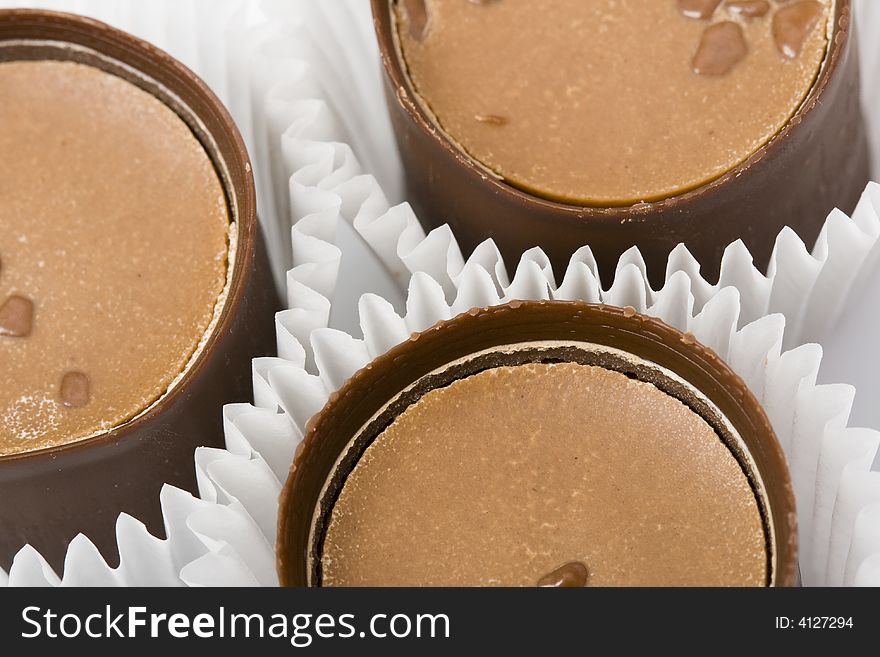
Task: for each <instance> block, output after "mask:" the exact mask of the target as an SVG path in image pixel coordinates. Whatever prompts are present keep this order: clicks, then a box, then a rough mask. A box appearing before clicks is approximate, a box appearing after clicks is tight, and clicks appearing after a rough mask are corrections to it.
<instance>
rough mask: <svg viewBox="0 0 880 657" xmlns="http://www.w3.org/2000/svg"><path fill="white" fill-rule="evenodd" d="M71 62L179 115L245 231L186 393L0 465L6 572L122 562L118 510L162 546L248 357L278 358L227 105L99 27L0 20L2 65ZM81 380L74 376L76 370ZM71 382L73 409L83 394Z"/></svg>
mask: <svg viewBox="0 0 880 657" xmlns="http://www.w3.org/2000/svg"><path fill="white" fill-rule="evenodd" d="M46 59H55V60H66V61H67V60H70V61H78V62H81V63H85V64H89V65H92V66H97V67H99V68H103V69H105V70H107V71H109V72H112V73H114V74H117V75H121V76H122V77H125V78H126V79H128V80H129V81H130V82H133V83H134V84H136V85H138V86H140V87H141V88H142V89H145V90H146V91H148V92H150V93H152V94H154V95H155V96H157V97H158V98H160V99H161V100H162V101H163V102H165V103H166V104H167V105H168V106H169V107H171V108H172V109H173V110H174V111H175V112H176V113H177V114H178V115H179V116H180V117H181V118H182V119H183V120H184V121H185V122H186V123H187V125H188V126H189V127H190V129H191V130H192V131H193V134H195V135H196V137H197V139H198V140H199V141H200V142H201V144H202V146H203V147H204V148H205V151H206V152H207V153H208V154H209V155H210V157H211V159H212V161H213V162H214V165H215V167H216V169H217V173H218V174H219V175H220V179H221V182H222V183H223V188H224V192H225V194H226V197H227V198H226V200H227V203H228V206H229V210H230V214H231V216H232V217H233V218H234V220H235V221H236V222H237V224H238V241H237V248H236V251H235V254H234V261H233V263H232V267H233V276H232V280H231V283H230V289H229V295H228V298H227V302H226V305H225V307H224V310H223V312H222V314H221V315H220V317H219V319H218V322H217V325H216V329H215V330H214V332H213V333H212V334H211V336H210V338H209V339H208V340H207V342H206V344H205V345H204V348H203V351H202V353H201V354H200V356H199V357H198V358H197V359H196V361H195V362H194V363H192V365H191V367H190V368H189V369H188V371H187V373H186V375H185V376H184V377H183V378H182V379H181V381H180V382H179V384H178V385H177V386H176V387H175V388H174V389H173V390H172V391H171V392H170V393H169V394H167V395H166V396H164V397H163V398H162V399H161V400H160V401H159V402H158V403H157V404H156V405H155V406H153V407H152V408H150V409H149V410H148V411H147V412H146V413H144V414H143V415H141V416H140V417H138V418H136V419H134V420H132V421H130V422H128V423H126V424H124V425H122V426H120V427H118V428H116V429H114V430H112V431H110V432H109V433H106V434H102V435H99V436H97V437H95V438H91V439H87V440H84V441H82V442H79V443H75V444H71V445H66V446H61V447H56V448H50V449H45V450H40V451H36V452H31V453H28V454H19V455H12V456H7V457H2V458H0V567H3V568H8V567H9V565H10V563H11V561H12V558H13V556H14V554H15V553H16V552H17V551H18V549H20V548H21V547H22V546H23V545H24V544H25V543H30V544H31V545H33V546H34V547H36V548H37V549H38V550H39V551H40V552H41V553H42V554H43V555H44V556H45V557H46V558H47V559H48V561H49V563H50V564H51V565H52V566H53V567H54V568H56V569H57V570H59V571H60V570H61V568H62V567H63V560H64V554H65V552H66V549H67V545H68V543H69V542H70V540H71V539H72V538H73V537H74V536H76V535H77V534H78V533H80V532H81V533H83V534H85V535H86V536H88V537H89V538H90V539H91V540H92V541H93V542H95V544H96V545H97V546H98V547H99V549H100V550H101V552H102V553H103V555H104V556H105V557H106V558H107V559H108V561H109V562H110V563H116V562H117V559H118V557H117V554H116V540H115V523H116V518H117V516H118V515H119V513H121V512H125V513H129V514H131V515H133V516H134V517H135V518H137V519H138V520H141V521H143V522H144V523H145V524H146V526H147V528H148V529H149V530H150V531H151V532H152V533H154V534H156V535H158V536H164V527H163V524H162V516H161V511H160V507H159V490H160V489H161V487H162V485H163V484H164V483H168V484H171V485H174V486H178V487H181V488H184V489H187V490H190V491H192V492H196V482H195V468H194V464H193V451H194V449H195V448H196V447H197V446H200V445H206V446H215V447H220V446H222V445H223V430H222V415H221V409H222V406H223V404H224V403H228V402H233V401H237V400H240V399H243V398H245V397H247V396H249V395H250V393H251V359H252V358H253V357H255V356H260V355H267V354H270V353H272V352H273V351H274V343H275V336H274V330H273V328H272V326H271V322H270V321H268V320H269V319H270V318H271V316H272V315H273V313H274V312H275V311H276V310H277V309H278V308H279V305H280V302H279V299H278V295H277V292H276V291H275V288H274V285H273V283H272V277H271V274H270V271H269V265H268V260H267V258H266V253H265V247H264V244H263V240H262V236H261V233H260V230H259V226H258V223H257V218H256V195H255V190H254V181H253V173H252V169H251V164H250V160H249V158H248V155H247V151H246V149H245V146H244V143H243V141H242V139H241V136H240V135H239V133H238V130H237V129H236V127H235V125H234V123H233V121H232V118H231V117H230V116H229V114H228V112H227V110H226V109H225V108H224V107H223V105H222V103H220V101H219V100H218V99H217V98H216V96H214V94H213V93H212V92H211V91H210V90H209V89H208V88H207V87H206V86H205V84H204V83H203V82H202V81H201V80H199V78H197V77H196V76H195V75H194V74H193V73H192V72H191V71H190V70H189V69H187V68H186V67H184V66H183V65H182V64H180V63H179V62H177V61H176V60H174V59H173V58H171V57H170V56H168V55H167V54H165V53H164V52H162V51H160V50H159V49H157V48H155V47H154V46H151V45H149V44H147V43H145V42H143V41H140V40H138V39H136V38H134V37H132V36H130V35H128V34H125V33H123V32H120V31H118V30H115V29H113V28H111V27H109V26H107V25H105V24H103V23H99V22H97V21H93V20H91V19H86V18H81V17H77V16H72V15H67V14H58V13H54V12H45V11H37V10H4V11H0V61H18V60H46ZM74 371H75V370H74ZM83 383H84V382H83V381H82V379H79V380H77V378H76V377H75V378H74V379H73V380H71V381H70V382H69V389H68V391H69V395H70V396H69V401H71V402H72V403H78V402H79V401H81V400H82V398H83V395H84V394H85V388H84V386H83Z"/></svg>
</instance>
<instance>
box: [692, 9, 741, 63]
mask: <svg viewBox="0 0 880 657" xmlns="http://www.w3.org/2000/svg"><path fill="white" fill-rule="evenodd" d="M748 52H749V48H748V46H747V45H746V40H745V37H743V31H742V28H741V27H740V26H739V25H737V24H736V23H734V22H733V21H722V22H721V23H716V24H714V25H710V26H709V27H707V28H706V29H705V30H704V31H703V36H702V38H701V39H700V45H699V46H698V47H697V52H696V54H695V55H694V59H693V62H692V67H693V71H694V73H696V74H697V75H724V74H725V73H728V72H729V71H730V70H731V69H733V67H734V66H736V65H737V64H738V63H739V62H740V61H742V59H743V58H744V57H745V56H746V55H747V54H748Z"/></svg>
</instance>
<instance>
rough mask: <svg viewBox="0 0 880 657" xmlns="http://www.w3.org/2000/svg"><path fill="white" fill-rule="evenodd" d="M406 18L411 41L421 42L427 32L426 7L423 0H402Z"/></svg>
mask: <svg viewBox="0 0 880 657" xmlns="http://www.w3.org/2000/svg"><path fill="white" fill-rule="evenodd" d="M403 7H404V9H406V17H407V19H408V20H409V33H410V34H411V35H412V38H413V39H416V40H417V41H421V40H422V39H424V38H425V33H426V32H427V31H428V5H427V3H426V2H425V0H403Z"/></svg>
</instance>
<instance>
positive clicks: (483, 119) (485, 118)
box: [474, 114, 507, 125]
mask: <svg viewBox="0 0 880 657" xmlns="http://www.w3.org/2000/svg"><path fill="white" fill-rule="evenodd" d="M474 118H475V119H476V120H477V121H479V122H480V123H488V124H489V125H506V124H507V117H505V116H498V115H497V114H475V115H474Z"/></svg>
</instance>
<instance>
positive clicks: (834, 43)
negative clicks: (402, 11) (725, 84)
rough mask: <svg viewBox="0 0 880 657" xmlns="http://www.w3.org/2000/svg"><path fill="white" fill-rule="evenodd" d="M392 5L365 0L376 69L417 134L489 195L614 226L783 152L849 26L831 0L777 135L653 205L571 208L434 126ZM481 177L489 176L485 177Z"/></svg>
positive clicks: (847, 9) (846, 11) (843, 3)
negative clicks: (802, 85)
mask: <svg viewBox="0 0 880 657" xmlns="http://www.w3.org/2000/svg"><path fill="white" fill-rule="evenodd" d="M398 1H399V0H370V3H371V6H372V12H373V25H374V27H375V32H376V36H377V37H378V42H379V55H380V58H381V60H382V67H383V68H384V69H385V72H386V74H387V75H388V76H389V78H390V80H391V82H392V84H393V85H394V88H395V90H396V93H395V97H396V99H397V102H398V104H399V105H400V106H401V107H402V108H403V110H404V111H405V112H406V113H407V114H408V115H409V118H410V119H411V120H412V121H413V122H414V123H415V125H416V126H418V128H419V130H420V131H421V132H422V133H424V135H425V136H426V137H428V138H429V139H431V140H433V141H434V142H436V144H437V145H439V146H441V147H442V148H443V149H444V150H445V151H446V152H447V154H448V155H451V156H453V157H454V158H455V160H456V161H457V162H458V163H459V164H460V165H461V166H462V167H464V168H465V169H466V170H467V171H468V172H469V173H470V174H472V175H474V176H478V177H479V178H481V179H482V180H483V182H484V184H487V185H489V186H491V187H492V189H493V190H494V191H495V193H497V194H501V195H505V196H511V197H513V199H515V200H518V201H520V202H522V203H527V204H534V205H537V206H539V207H543V208H545V209H548V210H551V211H557V212H561V213H562V214H563V218H568V219H574V220H577V221H583V220H589V221H602V222H603V223H607V224H616V223H620V222H621V221H622V220H632V218H633V215H638V214H650V213H652V212H655V211H657V210H676V209H678V208H679V207H681V206H686V205H688V204H690V203H691V202H692V201H693V200H694V199H699V198H701V197H702V196H704V195H706V194H710V193H712V192H714V190H715V189H716V188H718V187H722V186H725V185H726V184H727V183H729V182H731V181H734V180H735V179H736V178H738V177H739V176H741V175H742V174H743V173H744V172H745V171H747V170H748V169H750V168H751V167H752V166H754V165H755V164H757V163H758V162H760V161H761V160H763V159H764V158H765V157H767V156H768V155H772V154H774V153H775V152H776V151H778V150H780V149H782V148H784V147H785V138H786V137H787V136H788V135H789V134H790V133H791V131H792V130H793V129H795V128H796V127H797V126H798V125H799V124H800V123H801V121H803V119H804V117H805V116H806V115H808V114H809V113H810V112H811V111H813V109H814V108H815V107H816V106H817V104H818V102H819V98H820V97H821V95H822V92H823V91H824V90H825V88H826V87H827V86H828V83H829V81H830V80H831V78H832V76H833V73H834V71H835V70H836V69H837V67H838V66H839V64H840V61H841V59H842V53H843V52H844V49H845V47H846V44H847V42H848V40H849V32H850V26H851V24H852V21H851V20H850V16H851V13H852V7H851V0H834V1H835V5H834V22H833V24H832V26H831V28H830V35H829V45H828V48H827V51H826V54H825V58H824V59H823V61H822V66H821V67H820V69H819V73H818V74H817V76H816V80H815V81H814V83H813V86H812V87H811V88H810V91H809V93H808V94H807V97H806V98H805V99H804V100H803V102H802V103H801V105H800V107H798V109H797V111H795V113H794V114H793V115H792V116H791V118H790V119H789V120H788V121H787V122H786V124H785V125H784V126H783V128H782V129H781V130H780V131H779V132H777V133H776V134H775V135H774V136H773V137H772V138H771V139H770V140H769V141H768V142H766V143H764V144H763V145H762V146H761V147H760V148H758V150H756V151H755V152H754V153H752V154H751V155H750V156H749V157H748V158H746V160H744V161H743V162H741V163H740V164H738V165H737V166H736V167H734V168H733V169H730V170H729V171H727V172H725V173H723V174H721V175H720V176H719V177H717V178H714V179H713V180H711V181H709V182H707V183H704V184H702V185H700V186H698V187H695V188H693V189H690V190H688V191H686V192H682V193H681V194H676V195H674V196H669V197H667V198H664V199H660V200H656V201H642V202H638V203H634V204H630V205H608V206H602V205H575V204H572V203H566V202H564V201H556V200H552V199H550V198H548V197H545V196H538V195H535V194H531V193H529V192H528V191H525V190H524V189H522V188H520V187H516V186H514V185H512V184H511V183H508V182H506V180H504V178H503V177H500V176H499V175H498V174H497V173H496V172H494V171H492V170H491V169H488V168H487V167H486V166H485V165H483V164H481V163H480V162H479V161H478V160H476V159H475V158H474V157H472V156H471V155H470V154H468V153H467V152H466V151H465V150H464V149H463V148H462V147H460V146H458V145H457V144H456V143H455V140H454V139H453V138H452V137H451V136H450V135H449V134H448V133H447V132H446V130H445V129H444V128H443V127H442V126H441V125H440V123H439V121H436V120H435V119H433V118H432V117H431V116H430V113H429V112H428V111H426V109H425V107H424V105H426V101H424V100H423V99H422V98H421V95H420V94H419V93H418V92H417V91H416V90H415V88H414V87H413V84H412V81H411V80H410V77H409V74H408V73H407V71H406V70H405V65H404V61H405V60H404V58H403V54H402V53H401V52H400V48H399V43H398V38H397V35H396V29H395V25H394V23H395V20H394V16H393V12H392V10H391V7H392V4H394V3H396V2H398ZM487 173H488V174H490V175H487Z"/></svg>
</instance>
